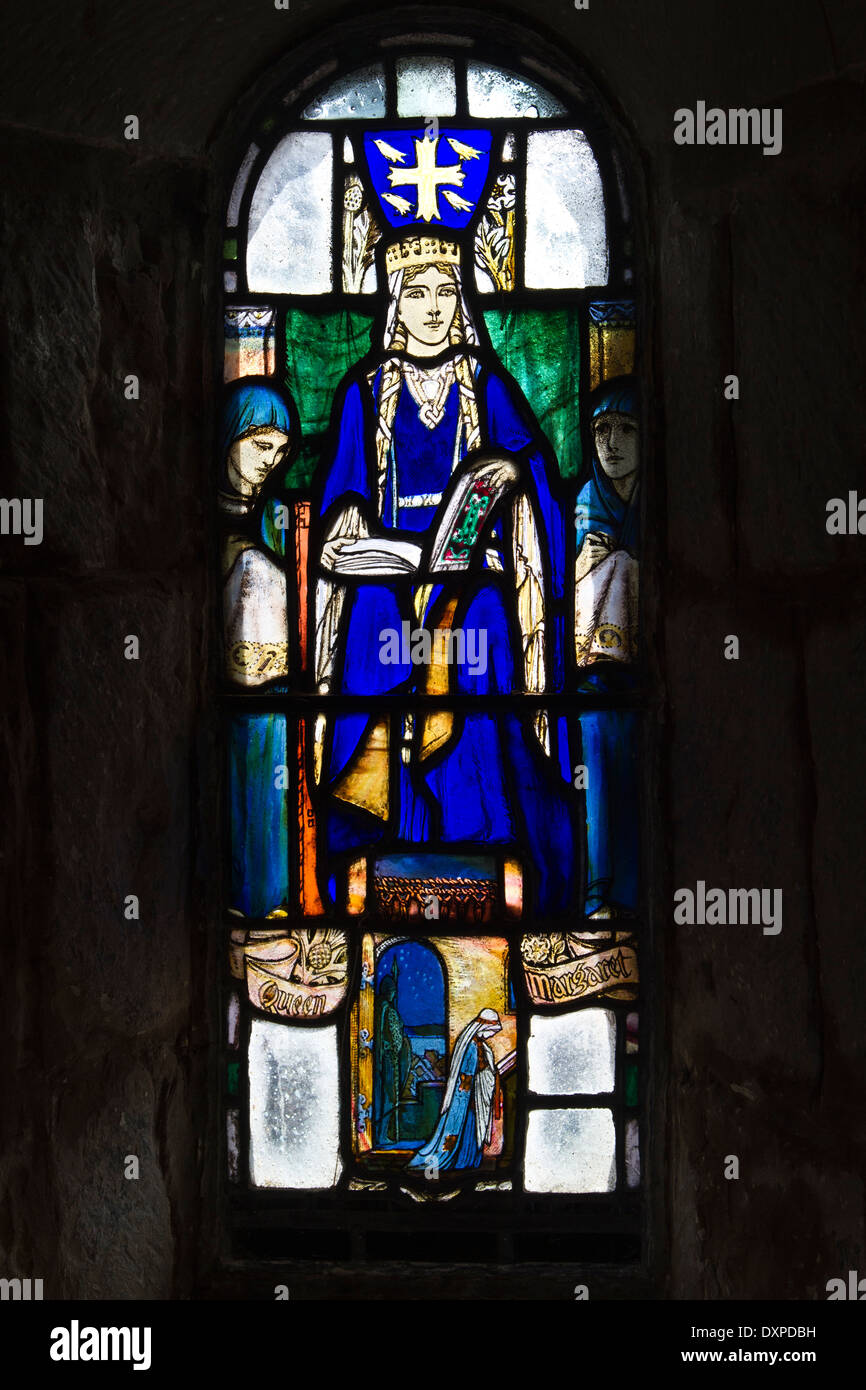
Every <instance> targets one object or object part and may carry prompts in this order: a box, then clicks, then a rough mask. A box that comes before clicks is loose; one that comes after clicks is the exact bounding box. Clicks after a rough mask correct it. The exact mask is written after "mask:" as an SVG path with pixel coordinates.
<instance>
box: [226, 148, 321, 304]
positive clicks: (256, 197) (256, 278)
mask: <svg viewBox="0 0 866 1390" xmlns="http://www.w3.org/2000/svg"><path fill="white" fill-rule="evenodd" d="M332 164H333V150H332V142H331V137H330V135H326V134H324V133H323V132H322V131H309V130H304V131H293V132H292V133H291V134H290V135H287V136H286V137H285V138H284V139H283V140H281V141H280V143H279V144H278V145H277V147H276V149H275V150H274V152H273V154H272V155H271V157H270V159H269V160H268V162H267V164H266V165H265V167H264V169H263V170H262V174H261V177H260V179H259V181H258V183H257V184H256V191H255V193H254V194H253V200H252V205H251V207H250V222H249V233H248V243H247V282H248V284H249V287H250V289H251V290H264V291H267V292H273V293H279V294H324V293H326V292H327V291H328V290H329V289H330V288H331V168H332Z"/></svg>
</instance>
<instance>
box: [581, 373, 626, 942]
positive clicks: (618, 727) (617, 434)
mask: <svg viewBox="0 0 866 1390" xmlns="http://www.w3.org/2000/svg"><path fill="white" fill-rule="evenodd" d="M591 412H592V414H591V421H592V424H591V428H592V436H593V443H594V446H595V447H594V457H593V460H592V470H591V476H590V477H589V479H588V480H587V482H586V483H585V484H584V486H583V487H582V488H581V490H580V492H579V493H578V497H577V506H576V508H575V525H576V531H577V561H576V566H575V649H576V655H577V661H578V665H579V666H583V667H585V668H586V669H587V672H588V675H587V679H586V681H585V682H584V683H583V684H582V685H581V686H580V690H581V691H582V692H586V693H601V694H615V693H617V692H623V691H627V690H629V689H631V687H632V684H633V677H632V671H631V664H632V663H633V662H634V660H635V658H636V656H637V617H638V611H637V607H638V541H639V530H638V522H639V512H638V497H639V468H640V457H639V447H638V440H639V435H638V405H637V390H636V383H635V380H634V378H633V377H617V378H614V379H612V380H610V381H608V382H605V383H604V384H603V385H602V386H601V387H599V388H598V390H597V391H596V393H595V396H594V397H593V400H592V402H591ZM579 722H580V734H581V745H582V746H581V754H580V760H581V761H582V762H583V764H584V765H585V766H586V769H587V773H586V778H587V780H586V840H587V855H586V862H587V882H586V898H585V906H584V912H585V914H586V916H588V917H592V918H595V919H599V918H610V917H618V916H622V915H629V914H631V913H633V912H635V910H636V907H637V866H638V813H637V807H638V783H637V775H636V768H635V754H636V749H635V740H636V735H637V725H636V719H635V716H634V714H633V713H631V712H630V711H627V710H599V711H595V712H593V713H586V714H581V716H580V721H579Z"/></svg>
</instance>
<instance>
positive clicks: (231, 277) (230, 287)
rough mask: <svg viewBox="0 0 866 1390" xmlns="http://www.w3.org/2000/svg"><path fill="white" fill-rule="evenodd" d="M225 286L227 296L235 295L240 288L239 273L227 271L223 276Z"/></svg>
mask: <svg viewBox="0 0 866 1390" xmlns="http://www.w3.org/2000/svg"><path fill="white" fill-rule="evenodd" d="M223 284H224V285H225V290H226V294H234V292H235V290H236V289H237V287H238V276H237V271H235V270H227V271H226V272H225V274H224V275H223Z"/></svg>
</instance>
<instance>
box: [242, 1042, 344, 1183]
mask: <svg viewBox="0 0 866 1390" xmlns="http://www.w3.org/2000/svg"><path fill="white" fill-rule="evenodd" d="M249 1066H250V1178H251V1181H252V1183H253V1185H254V1186H255V1187H306V1188H316V1187H333V1185H334V1183H335V1182H336V1181H337V1179H338V1178H339V1176H340V1171H341V1168H342V1164H341V1162H340V1151H339V1103H340V1096H339V1072H338V1065H337V1030H336V1028H292V1027H288V1026H285V1025H283V1024H280V1023H268V1022H266V1021H264V1020H260V1019H255V1020H254V1021H253V1024H252V1030H251V1034H250V1060H249Z"/></svg>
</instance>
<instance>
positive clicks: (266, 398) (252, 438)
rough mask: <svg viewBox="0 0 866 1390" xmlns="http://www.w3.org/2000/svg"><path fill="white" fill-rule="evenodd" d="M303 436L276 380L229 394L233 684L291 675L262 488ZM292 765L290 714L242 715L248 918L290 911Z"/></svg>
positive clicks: (236, 758) (225, 441)
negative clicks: (288, 768) (283, 775)
mask: <svg viewBox="0 0 866 1390" xmlns="http://www.w3.org/2000/svg"><path fill="white" fill-rule="evenodd" d="M296 433H297V431H296V427H295V425H294V416H293V411H292V408H291V406H290V405H289V403H288V402H287V401H286V399H285V398H284V397H283V396H282V395H281V394H280V393H279V392H277V391H276V390H274V388H273V387H272V386H271V385H270V384H268V383H265V382H261V381H258V380H255V379H243V378H242V379H241V380H240V381H236V382H234V383H233V384H232V385H231V387H230V388H229V389H228V392H227V395H226V400H225V405H224V408H223V417H222V435H221V441H220V464H221V479H220V490H219V506H220V511H221V512H222V513H223V514H224V515H225V516H228V517H231V518H233V519H234V520H233V524H234V525H235V526H236V528H237V529H236V530H235V531H234V532H232V533H230V534H227V535H226V536H224V545H223V579H224V610H225V648H226V667H227V674H228V677H229V679H230V680H231V681H232V682H233V683H234V684H236V685H240V686H242V687H244V688H251V687H252V688H255V687H256V686H259V685H262V684H264V683H265V682H273V681H274V680H275V679H277V680H278V679H279V678H280V677H283V676H285V675H286V674H287V672H288V634H287V628H286V576H285V571H284V569H283V568H282V565H281V564H280V563H279V561H280V560H281V559H282V538H281V536H280V534H279V533H275V532H273V531H272V530H271V529H270V528H269V527H268V519H267V515H262V516H261V517H260V514H259V508H260V503H261V499H262V492H263V489H264V488H265V485H266V484H267V482H268V480H269V479H270V478H271V477H272V476H273V474H274V470H275V469H277V468H279V467H280V466H281V464H282V463H283V461H284V459H285V456H286V453H287V450H288V448H289V445H290V442H291V441H292V440H293V439H294V437H295V436H296ZM265 512H267V508H265ZM263 530H264V532H266V533H267V534H266V536H265V535H263ZM274 688H275V687H274V686H273V685H271V689H274ZM286 762H287V749H286V720H285V716H284V715H280V714H262V715H256V714H240V715H236V716H235V717H234V719H233V721H232V735H231V777H230V787H231V816H232V875H231V876H232V882H231V907H232V909H233V911H234V912H236V913H239V914H241V915H243V916H246V917H267V916H269V915H272V914H274V913H284V911H285V904H286V902H287V896H288V881H287V866H288V841H287V836H288V818H287V807H286V792H285V790H284V789H282V790H281V789H279V788H278V786H277V785H276V780H277V779H275V775H274V769H275V768H279V767H282V766H285V764H286Z"/></svg>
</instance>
